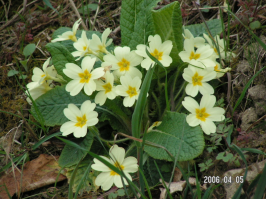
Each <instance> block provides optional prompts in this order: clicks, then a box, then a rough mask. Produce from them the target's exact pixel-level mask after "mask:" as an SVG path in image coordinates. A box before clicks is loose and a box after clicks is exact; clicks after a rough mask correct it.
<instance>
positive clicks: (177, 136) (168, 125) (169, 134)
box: [144, 111, 205, 161]
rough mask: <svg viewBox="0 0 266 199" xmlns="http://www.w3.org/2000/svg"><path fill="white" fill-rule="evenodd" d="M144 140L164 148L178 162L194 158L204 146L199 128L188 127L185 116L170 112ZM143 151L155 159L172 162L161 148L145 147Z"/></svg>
mask: <svg viewBox="0 0 266 199" xmlns="http://www.w3.org/2000/svg"><path fill="white" fill-rule="evenodd" d="M146 140H147V141H150V142H153V143H155V144H158V145H161V146H163V147H165V148H166V149H167V150H168V151H169V152H170V153H171V154H172V155H173V156H174V157H175V158H177V160H178V161H187V160H192V159H194V158H196V157H197V156H199V155H200V154H201V153H202V151H203V149H204V145H205V142H204V137H203V132H202V130H201V128H200V127H199V126H197V127H191V126H189V125H188V124H187V122H186V115H185V114H183V113H176V112H170V111H168V112H167V113H166V114H165V116H164V117H163V119H162V123H161V125H160V126H158V127H157V129H154V130H152V131H150V132H149V133H147V135H146ZM144 150H145V151H146V152H147V153H148V154H149V155H150V156H152V157H153V158H155V159H160V160H168V161H172V159H171V158H170V156H169V155H168V154H167V152H166V151H165V150H164V149H162V148H156V147H152V146H147V145H146V146H145V148H144Z"/></svg>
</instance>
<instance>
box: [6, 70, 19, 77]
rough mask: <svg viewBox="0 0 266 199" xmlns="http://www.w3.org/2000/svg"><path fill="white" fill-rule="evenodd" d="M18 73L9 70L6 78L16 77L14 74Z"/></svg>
mask: <svg viewBox="0 0 266 199" xmlns="http://www.w3.org/2000/svg"><path fill="white" fill-rule="evenodd" d="M18 73H19V72H18V71H16V70H10V71H8V73H7V76H8V77H12V76H14V75H16V74H18Z"/></svg>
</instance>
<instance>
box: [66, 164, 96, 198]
mask: <svg viewBox="0 0 266 199" xmlns="http://www.w3.org/2000/svg"><path fill="white" fill-rule="evenodd" d="M90 164H91V161H90V162H89V161H87V160H86V161H82V162H81V164H80V165H79V167H78V168H77V171H76V174H75V179H74V180H73V186H72V190H73V192H74V193H76V192H78V194H80V195H82V194H83V193H84V192H87V194H89V193H90V192H93V193H95V192H96V191H97V190H98V189H99V186H97V185H95V179H96V177H97V175H99V174H100V172H99V171H95V170H91V168H90ZM74 168H75V166H72V167H70V168H67V173H66V177H67V179H68V182H70V178H71V176H72V173H73V172H74ZM76 195H77V193H76Z"/></svg>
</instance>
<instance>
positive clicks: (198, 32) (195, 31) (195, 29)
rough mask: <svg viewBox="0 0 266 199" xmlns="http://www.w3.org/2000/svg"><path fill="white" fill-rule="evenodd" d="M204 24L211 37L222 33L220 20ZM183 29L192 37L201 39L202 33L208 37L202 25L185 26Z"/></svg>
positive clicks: (212, 20)
mask: <svg viewBox="0 0 266 199" xmlns="http://www.w3.org/2000/svg"><path fill="white" fill-rule="evenodd" d="M206 24H207V26H208V29H209V30H210V32H211V35H212V36H213V37H214V36H216V35H218V34H220V33H221V32H222V31H223V28H222V22H221V20H220V19H211V20H209V21H207V22H206ZM185 29H188V30H189V31H190V32H191V33H192V35H193V36H194V37H202V36H203V33H205V34H207V35H209V33H208V31H207V28H206V26H205V24H204V23H201V24H194V25H189V26H185Z"/></svg>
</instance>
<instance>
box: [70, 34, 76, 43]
mask: <svg viewBox="0 0 266 199" xmlns="http://www.w3.org/2000/svg"><path fill="white" fill-rule="evenodd" d="M68 39H70V40H72V41H74V42H77V38H76V36H75V35H69V36H68Z"/></svg>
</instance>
